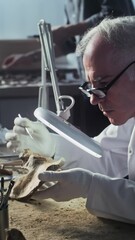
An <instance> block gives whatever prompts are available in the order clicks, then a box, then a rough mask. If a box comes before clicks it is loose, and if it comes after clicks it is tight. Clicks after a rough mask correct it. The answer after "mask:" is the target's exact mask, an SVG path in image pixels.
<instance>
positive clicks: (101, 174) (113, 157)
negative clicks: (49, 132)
mask: <svg viewBox="0 0 135 240" xmlns="http://www.w3.org/2000/svg"><path fill="white" fill-rule="evenodd" d="M54 137H55V140H56V143H57V144H56V158H59V156H63V157H65V159H66V162H65V165H64V167H63V168H64V169H68V168H76V167H81V168H85V169H88V170H90V171H92V172H93V173H94V174H93V178H92V182H91V186H90V189H89V194H88V197H87V202H86V207H87V209H88V211H89V212H91V213H93V214H95V215H96V216H99V217H104V218H109V219H114V220H119V221H123V222H129V223H135V181H134V180H135V118H131V119H129V120H128V121H127V122H126V123H125V124H123V125H121V126H114V125H112V124H111V125H109V126H108V127H107V128H106V129H105V130H104V131H103V132H102V133H101V134H100V135H99V136H97V137H95V140H96V141H98V142H99V143H100V145H101V147H102V150H103V156H102V157H101V158H96V157H93V156H91V155H90V154H87V153H86V152H84V151H82V150H81V149H79V148H77V147H76V146H74V145H73V144H71V143H69V142H68V141H66V140H64V139H63V138H61V137H60V136H57V135H55V136H54ZM127 175H129V179H124V177H125V176H127Z"/></svg>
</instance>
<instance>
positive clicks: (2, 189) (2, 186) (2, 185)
mask: <svg viewBox="0 0 135 240" xmlns="http://www.w3.org/2000/svg"><path fill="white" fill-rule="evenodd" d="M0 193H1V198H0V201H1V202H0V208H1V204H2V201H3V197H4V177H1V189H0Z"/></svg>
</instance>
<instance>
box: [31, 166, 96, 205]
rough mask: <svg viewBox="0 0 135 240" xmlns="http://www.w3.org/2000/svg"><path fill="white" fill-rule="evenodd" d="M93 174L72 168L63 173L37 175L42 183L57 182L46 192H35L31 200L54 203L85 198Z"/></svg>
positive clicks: (47, 172)
mask: <svg viewBox="0 0 135 240" xmlns="http://www.w3.org/2000/svg"><path fill="white" fill-rule="evenodd" d="M93 175H94V174H93V173H92V172H90V171H88V170H85V169H82V168H73V169H70V170H64V171H57V172H54V171H46V172H44V173H40V174H39V176H38V177H39V179H40V180H41V181H43V182H46V181H47V182H57V183H55V184H54V185H53V186H52V187H49V188H47V189H46V190H39V191H37V192H36V193H35V194H34V195H33V196H32V198H34V199H48V198H52V199H54V200H55V201H58V202H61V201H68V200H71V199H74V198H79V197H83V198H86V197H87V195H88V191H89V189H90V186H91V181H92V176H93Z"/></svg>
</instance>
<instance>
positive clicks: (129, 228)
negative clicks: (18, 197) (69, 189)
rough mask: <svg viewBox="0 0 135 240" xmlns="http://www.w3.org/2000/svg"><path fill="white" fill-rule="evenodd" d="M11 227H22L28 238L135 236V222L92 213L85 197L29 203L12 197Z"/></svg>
mask: <svg viewBox="0 0 135 240" xmlns="http://www.w3.org/2000/svg"><path fill="white" fill-rule="evenodd" d="M127 207H128V206H127ZM9 227H10V228H17V229H18V230H20V231H21V232H22V233H23V235H24V236H25V238H26V240H64V239H71V240H134V239H135V225H129V224H125V223H120V222H115V221H110V220H105V219H99V218H97V217H95V216H93V215H91V214H90V213H89V212H88V211H87V210H86V208H85V200H84V199H76V200H72V201H69V202H65V203H57V202H55V201H53V200H44V201H41V202H37V201H30V202H29V203H23V202H18V201H15V200H14V201H12V200H10V201H9ZM17 240H19V239H17Z"/></svg>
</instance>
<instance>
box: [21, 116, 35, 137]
mask: <svg viewBox="0 0 135 240" xmlns="http://www.w3.org/2000/svg"><path fill="white" fill-rule="evenodd" d="M18 117H19V118H22V116H21V114H20V113H19V114H18ZM25 130H26V132H27V133H28V135H29V136H30V138H31V139H34V138H33V136H32V135H31V133H30V131H29V129H28V128H27V127H25Z"/></svg>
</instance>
